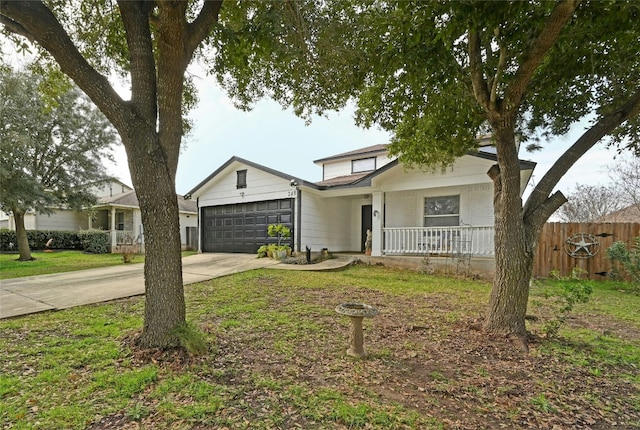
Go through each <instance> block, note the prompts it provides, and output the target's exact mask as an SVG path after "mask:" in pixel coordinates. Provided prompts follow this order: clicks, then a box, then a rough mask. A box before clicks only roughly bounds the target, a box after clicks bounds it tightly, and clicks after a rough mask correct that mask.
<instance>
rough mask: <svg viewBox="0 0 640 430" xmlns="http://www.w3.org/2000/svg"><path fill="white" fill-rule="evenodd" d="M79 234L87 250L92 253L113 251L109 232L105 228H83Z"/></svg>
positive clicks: (83, 246) (83, 247) (84, 248)
mask: <svg viewBox="0 0 640 430" xmlns="http://www.w3.org/2000/svg"><path fill="white" fill-rule="evenodd" d="M77 234H78V237H79V238H80V241H81V243H82V249H83V250H84V251H85V252H90V253H92V254H108V253H110V252H111V244H110V241H109V232H107V231H104V230H83V231H79V232H78V233H77Z"/></svg>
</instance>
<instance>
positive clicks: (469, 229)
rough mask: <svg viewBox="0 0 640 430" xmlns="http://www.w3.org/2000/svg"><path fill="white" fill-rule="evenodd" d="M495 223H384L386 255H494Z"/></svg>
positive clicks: (383, 250)
mask: <svg viewBox="0 0 640 430" xmlns="http://www.w3.org/2000/svg"><path fill="white" fill-rule="evenodd" d="M494 233H495V231H494V228H493V226H450V227H394V228H389V227H384V228H382V255H433V256H443V255H444V256H447V255H460V256H471V257H493V255H494V247H493V237H494Z"/></svg>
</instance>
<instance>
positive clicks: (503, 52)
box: [489, 44, 507, 105]
mask: <svg viewBox="0 0 640 430" xmlns="http://www.w3.org/2000/svg"><path fill="white" fill-rule="evenodd" d="M506 64H507V48H506V47H505V46H504V45H502V44H500V55H499V57H498V66H497V67H496V74H495V75H494V77H493V82H492V83H491V92H490V99H489V102H490V103H491V105H495V104H496V102H497V100H498V83H499V82H500V79H502V74H503V72H504V68H505V66H506Z"/></svg>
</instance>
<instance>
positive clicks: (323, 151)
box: [0, 38, 616, 197]
mask: <svg viewBox="0 0 640 430" xmlns="http://www.w3.org/2000/svg"><path fill="white" fill-rule="evenodd" d="M0 42H1V43H4V39H3V38H0ZM5 52H8V53H9V54H11V57H12V58H11V59H10V61H11V62H12V63H14V64H16V65H18V66H19V65H20V64H25V63H26V62H28V61H29V58H25V57H23V56H21V55H19V54H17V53H16V52H12V49H11V47H9V48H8V49H7V50H6V51H5ZM195 70H196V72H195V75H194V76H195V83H196V85H197V87H198V94H199V99H200V101H199V103H198V106H197V107H196V108H195V109H194V110H193V111H192V112H190V114H189V116H190V117H191V119H192V121H193V130H192V132H191V134H190V135H189V136H187V137H186V138H185V139H184V141H183V147H184V148H183V150H182V152H181V154H180V159H179V164H178V172H177V175H176V191H177V192H178V194H181V195H184V194H186V193H188V192H189V191H190V190H192V189H193V188H194V187H195V186H196V185H198V184H199V183H200V182H201V181H203V180H204V179H205V178H206V177H207V176H209V175H210V174H211V173H212V172H214V171H215V170H216V169H217V168H218V167H220V166H221V165H223V164H224V163H225V162H226V161H227V160H229V159H230V158H231V157H233V156H238V157H241V158H244V159H247V160H250V161H253V162H255V163H259V164H262V165H264V166H266V167H269V168H272V169H275V170H279V171H281V172H283V173H285V174H289V175H291V176H294V177H297V178H300V179H304V180H307V181H311V182H316V181H320V180H321V179H322V168H321V167H320V166H317V165H315V164H313V161H314V160H317V159H320V158H325V157H329V156H331V155H335V154H340V153H342V152H347V151H351V150H354V149H358V148H363V147H366V146H371V145H377V144H380V143H388V142H389V139H390V136H391V135H390V134H389V133H387V132H385V131H383V130H380V129H377V128H372V129H368V130H366V129H362V128H359V127H357V126H356V125H355V122H354V120H353V106H350V107H347V108H345V109H344V110H342V111H340V112H332V113H329V114H328V115H327V117H315V118H313V120H312V122H311V124H310V125H305V121H304V120H303V119H301V118H298V117H297V116H295V114H294V113H293V112H292V111H291V110H290V109H289V110H283V109H282V107H281V106H280V105H278V104H277V103H275V102H274V101H272V100H268V99H265V100H262V101H260V102H258V103H256V105H255V106H254V109H253V110H251V111H250V112H245V111H241V110H239V109H237V108H235V107H234V106H233V103H232V102H231V100H229V98H228V97H227V96H226V94H225V93H224V91H223V90H222V89H221V88H220V87H219V86H218V84H217V83H216V81H215V79H214V78H213V77H210V76H206V75H205V74H204V73H202V72H201V71H200V70H201V69H199V68H198V67H197V66H196V67H195ZM112 83H113V84H114V88H116V90H117V91H118V92H119V93H121V95H122V96H123V97H124V98H125V99H127V98H128V94H127V93H128V90H125V89H124V88H123V87H122V85H121V84H120V83H119V82H116V81H115V80H114V81H113V82H112ZM583 129H584V125H578V126H576V127H574V128H573V129H572V130H571V131H570V132H569V133H568V134H567V135H566V136H560V137H557V138H555V139H554V140H552V141H550V142H547V143H546V144H545V145H544V146H545V148H544V149H543V150H541V151H537V152H534V153H528V152H526V151H524V149H521V153H520V158H522V159H525V160H531V161H534V162H536V163H537V166H536V168H535V170H534V173H533V177H532V179H531V181H530V184H529V187H528V188H527V190H526V191H525V197H526V196H527V195H528V192H529V190H531V189H532V185H533V184H535V183H536V181H537V180H540V179H541V178H542V177H543V175H544V173H545V172H546V171H547V170H548V169H549V168H550V167H551V166H552V165H553V163H554V162H555V161H556V160H557V158H558V157H559V156H560V155H561V154H562V153H563V152H564V151H565V150H566V149H567V148H568V147H569V146H570V145H571V144H572V143H573V142H574V141H575V139H576V138H577V137H579V136H580V134H581V133H582V131H583ZM615 154H616V153H615V151H614V150H608V149H606V148H605V147H604V145H603V144H598V145H596V146H595V147H594V148H592V149H591V150H590V151H589V152H587V154H585V155H584V156H583V157H582V158H581V159H580V160H579V161H578V162H577V163H576V164H575V165H574V166H573V167H572V168H571V169H570V170H569V172H568V173H567V174H566V175H565V176H564V178H563V179H562V180H561V181H560V182H559V184H558V186H557V188H556V189H560V190H561V191H563V192H564V193H565V195H566V194H568V192H570V191H571V190H572V189H573V188H575V185H576V184H577V183H578V184H585V185H604V184H606V183H608V182H609V177H608V173H607V168H608V166H610V165H612V164H613V163H614V156H615ZM115 158H116V160H117V163H116V164H113V165H109V166H108V170H109V173H110V174H112V175H113V176H115V177H116V178H118V179H120V180H121V181H123V182H125V183H126V184H129V185H132V182H131V177H130V174H129V167H128V165H127V155H126V153H125V151H124V148H123V147H122V146H120V147H119V148H116V150H115Z"/></svg>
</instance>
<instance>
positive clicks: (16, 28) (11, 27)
mask: <svg viewBox="0 0 640 430" xmlns="http://www.w3.org/2000/svg"><path fill="white" fill-rule="evenodd" d="M2 3H3V2H0V24H2V25H4V27H5V28H6V29H7V30H8V31H9V32H11V33H15V34H17V35H19V36H22V37H25V38H27V39H28V40H29V42H34V39H33V35H32V34H31V33H29V32H28V31H27V29H26V28H24V27H23V26H21V25H20V24H18V23H17V22H15V21H14V20H12V19H10V18H9V17H7V16H5V15H4V7H3V4H2Z"/></svg>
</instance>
